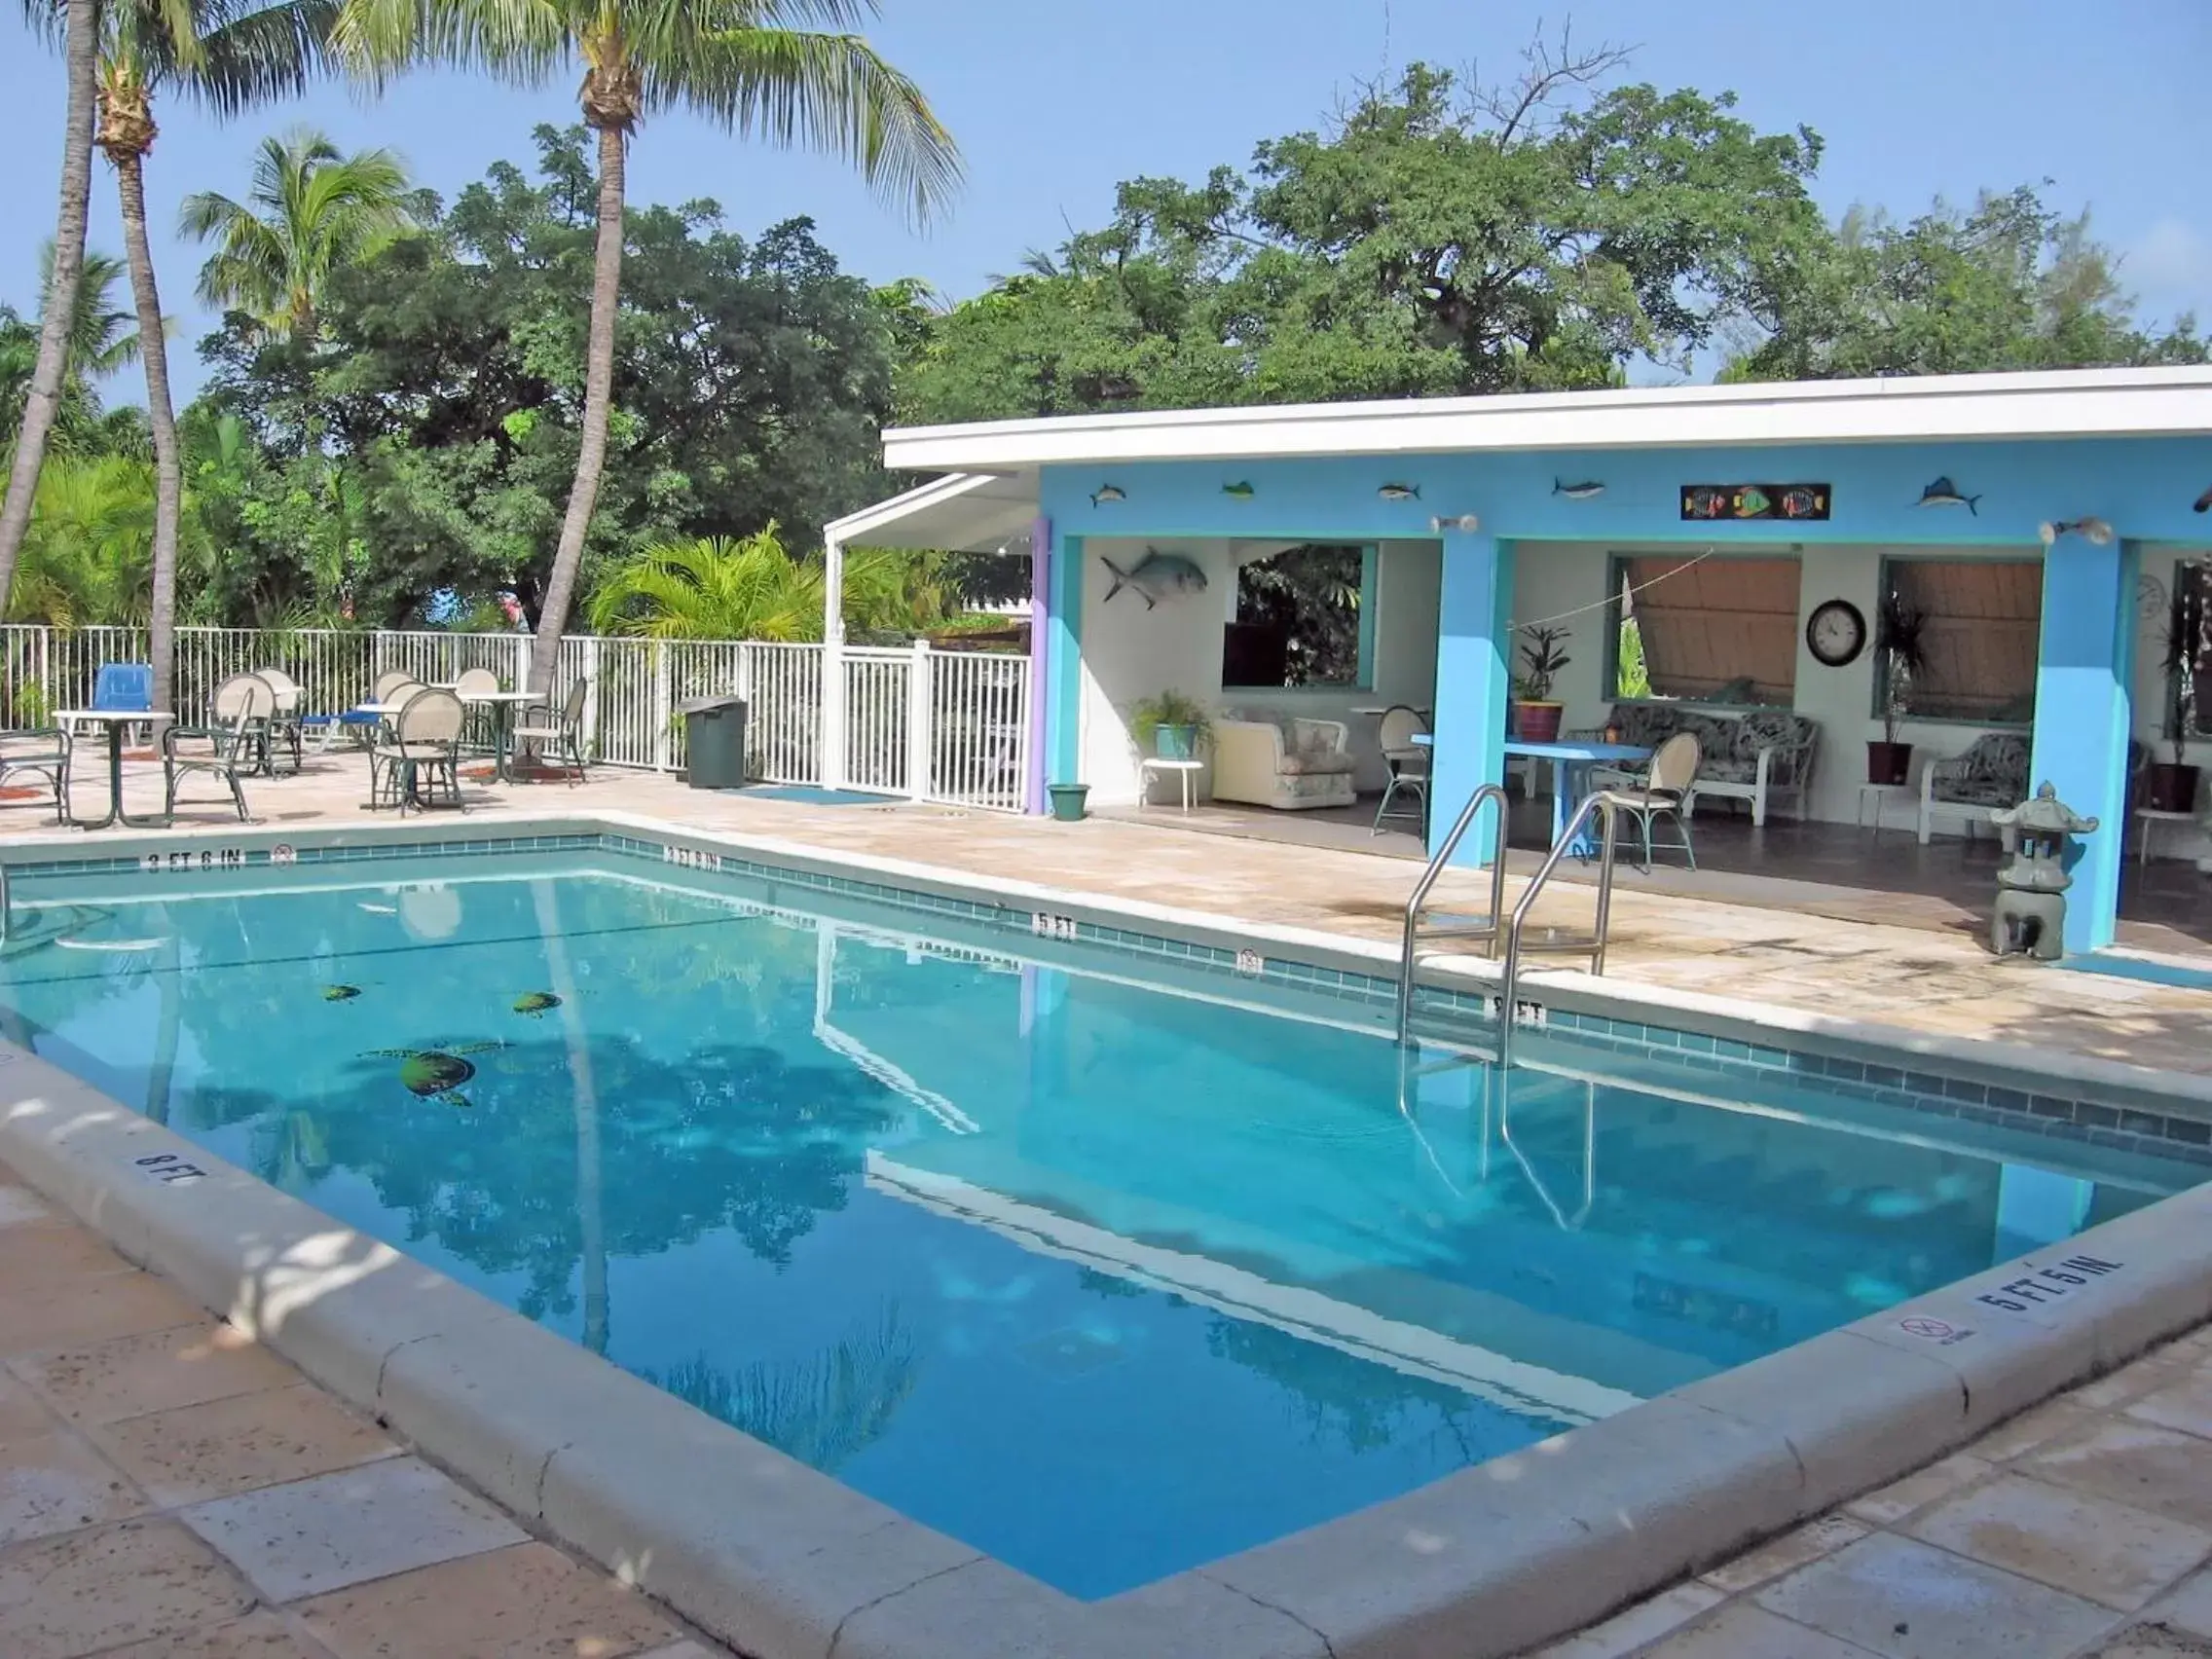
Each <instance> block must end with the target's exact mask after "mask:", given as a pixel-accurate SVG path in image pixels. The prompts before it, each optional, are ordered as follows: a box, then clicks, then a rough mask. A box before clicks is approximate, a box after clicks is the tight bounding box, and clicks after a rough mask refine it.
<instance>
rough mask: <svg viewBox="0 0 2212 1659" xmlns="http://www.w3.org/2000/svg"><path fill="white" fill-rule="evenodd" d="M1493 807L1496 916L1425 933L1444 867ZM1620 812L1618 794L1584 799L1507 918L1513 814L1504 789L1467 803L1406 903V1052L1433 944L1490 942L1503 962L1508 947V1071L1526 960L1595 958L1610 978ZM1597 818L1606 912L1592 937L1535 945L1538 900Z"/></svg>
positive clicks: (1401, 962) (1500, 1031)
mask: <svg viewBox="0 0 2212 1659" xmlns="http://www.w3.org/2000/svg"><path fill="white" fill-rule="evenodd" d="M1493 799H1494V800H1495V801H1496V803H1497V838H1496V842H1495V844H1494V845H1493V848H1492V850H1491V866H1490V893H1491V899H1490V914H1489V915H1488V916H1487V917H1481V918H1470V919H1461V920H1456V921H1453V922H1447V923H1444V924H1441V925H1438V926H1434V927H1428V928H1423V927H1422V926H1421V920H1420V918H1421V909H1422V906H1423V905H1424V904H1425V903H1426V902H1427V899H1428V893H1429V889H1430V888H1432V887H1434V886H1435V885H1436V879H1437V877H1438V876H1439V875H1440V874H1441V873H1442V872H1443V869H1444V866H1445V865H1446V863H1448V862H1449V861H1450V859H1451V857H1452V855H1453V853H1454V852H1456V851H1457V849H1458V846H1459V841H1460V839H1461V837H1463V836H1464V835H1465V834H1466V832H1467V828H1468V826H1469V825H1471V824H1472V823H1473V822H1474V820H1475V815H1476V814H1477V813H1478V812H1480V811H1481V810H1482V807H1483V804H1484V803H1485V802H1486V801H1488V800H1493ZM1619 806H1620V797H1618V796H1617V795H1616V794H1615V793H1613V792H1612V791H1610V790H1594V791H1592V792H1591V793H1589V794H1587V795H1585V796H1583V797H1582V800H1581V803H1580V804H1579V805H1577V806H1576V807H1575V809H1574V816H1573V817H1572V818H1570V819H1568V820H1567V829H1566V830H1564V831H1563V832H1562V833H1561V835H1560V837H1559V839H1558V840H1556V841H1554V842H1553V843H1552V849H1551V851H1550V852H1549V853H1547V854H1545V855H1544V862H1543V864H1542V866H1540V867H1538V869H1537V871H1536V874H1535V877H1534V879H1533V880H1531V881H1530V883H1529V885H1528V887H1527V888H1526V889H1525V890H1524V891H1523V892H1522V895H1521V899H1520V902H1519V903H1516V904H1515V905H1514V906H1513V914H1512V915H1511V916H1510V917H1507V916H1506V915H1505V814H1506V807H1507V799H1506V794H1505V791H1504V789H1503V787H1502V786H1500V785H1497V784H1485V785H1484V786H1483V787H1482V788H1481V789H1479V790H1477V791H1476V792H1475V794H1474V798H1473V799H1471V800H1470V801H1468V802H1467V805H1466V807H1465V809H1464V810H1463V811H1462V812H1461V813H1460V814H1459V817H1458V819H1457V821H1456V822H1455V823H1454V824H1453V826H1452V831H1451V833H1450V834H1448V835H1446V836H1445V837H1444V841H1443V844H1442V845H1441V846H1439V847H1438V848H1437V850H1436V854H1435V856H1434V857H1433V858H1431V859H1430V860H1429V861H1428V867H1427V868H1426V869H1424V870H1422V871H1421V874H1420V880H1419V882H1417V883H1416V884H1415V885H1414V892H1413V897H1412V898H1410V899H1408V900H1407V901H1406V925H1405V935H1404V940H1403V945H1402V948H1401V950H1400V952H1399V957H1398V1042H1399V1045H1400V1046H1401V1047H1403V1046H1404V1045H1405V1044H1406V1043H1407V1042H1409V1041H1410V1040H1411V1037H1412V1028H1413V1013H1414V976H1415V974H1416V972H1417V971H1418V967H1419V960H1418V958H1419V947H1420V944H1421V942H1422V941H1423V940H1436V939H1478V940H1488V941H1489V942H1490V946H1491V954H1492V955H1493V957H1494V956H1495V955H1496V954H1497V947H1498V942H1499V940H1501V939H1502V940H1503V941H1504V945H1505V971H1504V973H1503V975H1502V976H1500V979H1499V983H1498V998H1499V1006H1498V1021H1497V1058H1498V1063H1499V1064H1500V1065H1501V1066H1502V1065H1506V1064H1509V1063H1510V1062H1511V1060H1512V1051H1513V1011H1514V1005H1515V1001H1516V997H1515V992H1516V990H1517V989H1518V987H1519V985H1520V979H1521V958H1522V955H1523V953H1525V952H1528V951H1535V952H1539V953H1542V954H1544V955H1567V956H1577V955H1587V956H1588V957H1589V958H1590V972H1591V973H1593V974H1603V973H1604V971H1605V941H1606V938H1607V935H1608V934H1609V933H1610V931H1611V927H1612V912H1613V863H1614V834H1613V831H1614V827H1615V814H1616V813H1617V812H1618V810H1619ZM1594 815H1599V816H1602V818H1603V823H1602V824H1601V826H1600V830H1599V850H1598V912H1597V917H1596V920H1595V922H1594V924H1593V925H1592V927H1591V930H1590V931H1589V932H1588V933H1579V932H1570V931H1567V930H1566V929H1560V928H1553V929H1550V930H1549V931H1547V932H1545V933H1543V934H1540V935H1538V936H1537V937H1536V938H1534V939H1530V937H1528V935H1529V914H1530V910H1531V909H1533V908H1534V906H1535V903H1536V900H1537V898H1538V897H1539V896H1540V895H1541V894H1542V893H1543V891H1544V889H1545V887H1546V886H1548V885H1549V884H1550V882H1551V878H1552V872H1553V871H1554V870H1556V869H1558V868H1559V864H1560V860H1561V859H1562V858H1564V857H1565V856H1566V854H1567V849H1568V848H1569V847H1571V846H1573V845H1574V843H1575V841H1576V839H1577V838H1578V837H1579V836H1580V835H1581V833H1582V831H1583V830H1586V829H1587V828H1588V827H1589V824H1590V820H1591V818H1592V817H1593V816H1594Z"/></svg>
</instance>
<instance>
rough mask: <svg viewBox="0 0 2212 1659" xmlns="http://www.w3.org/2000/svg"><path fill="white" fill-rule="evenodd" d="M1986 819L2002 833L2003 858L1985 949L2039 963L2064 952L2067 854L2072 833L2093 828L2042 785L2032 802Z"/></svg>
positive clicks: (2068, 880) (2090, 820) (2069, 880)
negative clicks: (2022, 955)
mask: <svg viewBox="0 0 2212 1659" xmlns="http://www.w3.org/2000/svg"><path fill="white" fill-rule="evenodd" d="M1989 821H1990V822H1991V823H1992V824H1995V825H1996V826H1997V827H1998V829H1999V830H2003V831H2004V834H2005V851H2006V859H2005V862H2004V863H2003V864H2002V865H2000V866H1998V869H1997V904H1996V907H1995V908H1994V909H1993V910H1992V911H1991V912H1990V916H1989V948H1990V949H1991V950H1993V951H1995V952H1996V953H1997V954H1998V955H1999V956H2010V955H2012V954H2013V953H2015V952H2018V951H2025V952H2026V953H2027V954H2028V955H2030V956H2032V957H2034V958H2035V959H2036V960H2037V961H2038V962H2056V961H2057V960H2058V959H2059V957H2060V956H2062V955H2064V954H2065V938H2066V890H2067V889H2068V888H2069V887H2071V886H2073V885H2074V878H2073V877H2072V876H2071V875H2068V874H2067V873H2066V854H2067V850H2068V848H2069V847H2071V846H2072V844H2073V840H2074V837H2075V836H2077V835H2086V834H2087V833H2088V832H2089V831H2090V830H2094V829H2095V828H2096V827H2097V821H2096V820H2095V819H2094V818H2083V817H2082V816H2081V815H2080V814H2079V813H2077V812H2076V811H2075V810H2074V809H2073V808H2072V807H2070V806H2068V805H2067V804H2066V803H2065V802H2064V801H2062V800H2060V799H2059V798H2058V792H2057V791H2056V790H2055V789H2053V788H2052V787H2051V786H2050V785H2048V784H2046V785H2044V786H2043V788H2041V789H2039V790H2038V791H2036V797H2035V799H2033V800H2024V801H2022V802H2020V804H2019V805H2018V806H2014V807H2009V808H2007V809H2006V810H2005V811H2002V812H1993V813H1991V814H1990V815H1989Z"/></svg>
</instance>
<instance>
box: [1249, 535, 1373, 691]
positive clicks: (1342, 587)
mask: <svg viewBox="0 0 2212 1659" xmlns="http://www.w3.org/2000/svg"><path fill="white" fill-rule="evenodd" d="M1374 654H1375V549H1374V548H1372V547H1321V546H1309V547H1289V548H1285V549H1284V550H1283V551H1282V552H1280V553H1275V554H1271V555H1270V556H1269V557H1267V558H1265V559H1255V560H1253V561H1251V562H1250V563H1248V564H1245V565H1241V566H1239V567H1237V571H1236V620H1235V621H1234V622H1232V623H1230V624H1229V626H1228V627H1227V628H1226V629H1225V630H1224V631H1223V636H1222V648H1221V682H1222V684H1223V685H1224V686H1226V687H1233V688H1237V689H1243V690H1260V689H1268V690H1273V689H1277V688H1280V687H1282V686H1286V685H1335V686H1351V687H1355V688H1365V687H1367V686H1369V685H1371V684H1373V683H1374V662H1373V657H1374Z"/></svg>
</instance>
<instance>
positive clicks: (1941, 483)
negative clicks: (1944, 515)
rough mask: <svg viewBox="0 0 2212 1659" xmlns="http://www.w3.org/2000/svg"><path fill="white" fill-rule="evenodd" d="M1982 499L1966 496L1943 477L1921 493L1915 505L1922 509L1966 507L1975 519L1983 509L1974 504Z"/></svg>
mask: <svg viewBox="0 0 2212 1659" xmlns="http://www.w3.org/2000/svg"><path fill="white" fill-rule="evenodd" d="M1980 499H1981V498H1980V497H1979V496H1969V495H1967V494H1965V493H1964V492H1963V491H1961V490H1960V489H1959V487H1958V486H1957V485H1956V484H1954V483H1952V482H1951V480H1950V479H1949V478H1948V477H1943V478H1938V479H1936V482H1935V483H1933V484H1931V485H1929V486H1928V488H1926V489H1925V490H1923V491H1921V492H1920V499H1919V500H1918V501H1916V502H1915V503H1914V505H1916V506H1922V507H1964V508H1966V510H1967V511H1968V512H1970V513H1972V514H1973V516H1974V517H1975V518H1979V517H1980V516H1981V509H1980V508H1979V507H1977V506H1975V505H1974V502H1976V501H1978V500H1980Z"/></svg>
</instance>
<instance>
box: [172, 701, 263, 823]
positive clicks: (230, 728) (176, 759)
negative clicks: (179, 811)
mask: <svg viewBox="0 0 2212 1659" xmlns="http://www.w3.org/2000/svg"><path fill="white" fill-rule="evenodd" d="M275 713H276V692H275V691H273V690H272V689H270V685H269V682H268V681H266V680H264V679H262V678H261V676H260V675H258V674H234V675H232V676H231V677H230V679H228V680H226V681H224V682H223V683H222V684H220V685H218V686H216V687H215V696H214V699H213V701H212V702H211V704H210V705H209V708H208V719H207V723H206V724H205V725H203V726H175V725H171V726H166V727H164V728H163V730H162V777H163V782H164V784H165V786H166V789H165V801H164V805H163V815H164V816H165V817H167V818H174V817H175V816H176V795H177V786H178V784H180V783H181V782H182V781H183V779H184V778H185V776H186V775H187V774H188V773H195V772H203V773H205V774H207V775H208V776H210V777H216V778H220V779H222V780H223V782H224V783H225V784H227V785H228V786H229V787H230V791H231V799H232V801H233V802H234V803H235V804H236V805H237V807H238V809H239V822H240V823H241V824H245V823H250V822H251V821H252V818H253V815H252V813H250V812H249V811H247V810H246V804H245V785H244V784H243V782H242V781H241V779H242V776H243V774H245V773H247V772H250V771H252V770H253V769H254V767H255V765H256V764H258V763H259V761H260V760H261V758H262V757H263V756H264V755H265V754H266V753H267V748H268V741H269V719H270V717H271V716H272V715H273V714H275ZM186 743H192V744H204V745H205V746H206V747H205V749H204V750H193V751H187V750H185V749H183V748H182V747H180V746H181V745H183V744H186Z"/></svg>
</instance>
